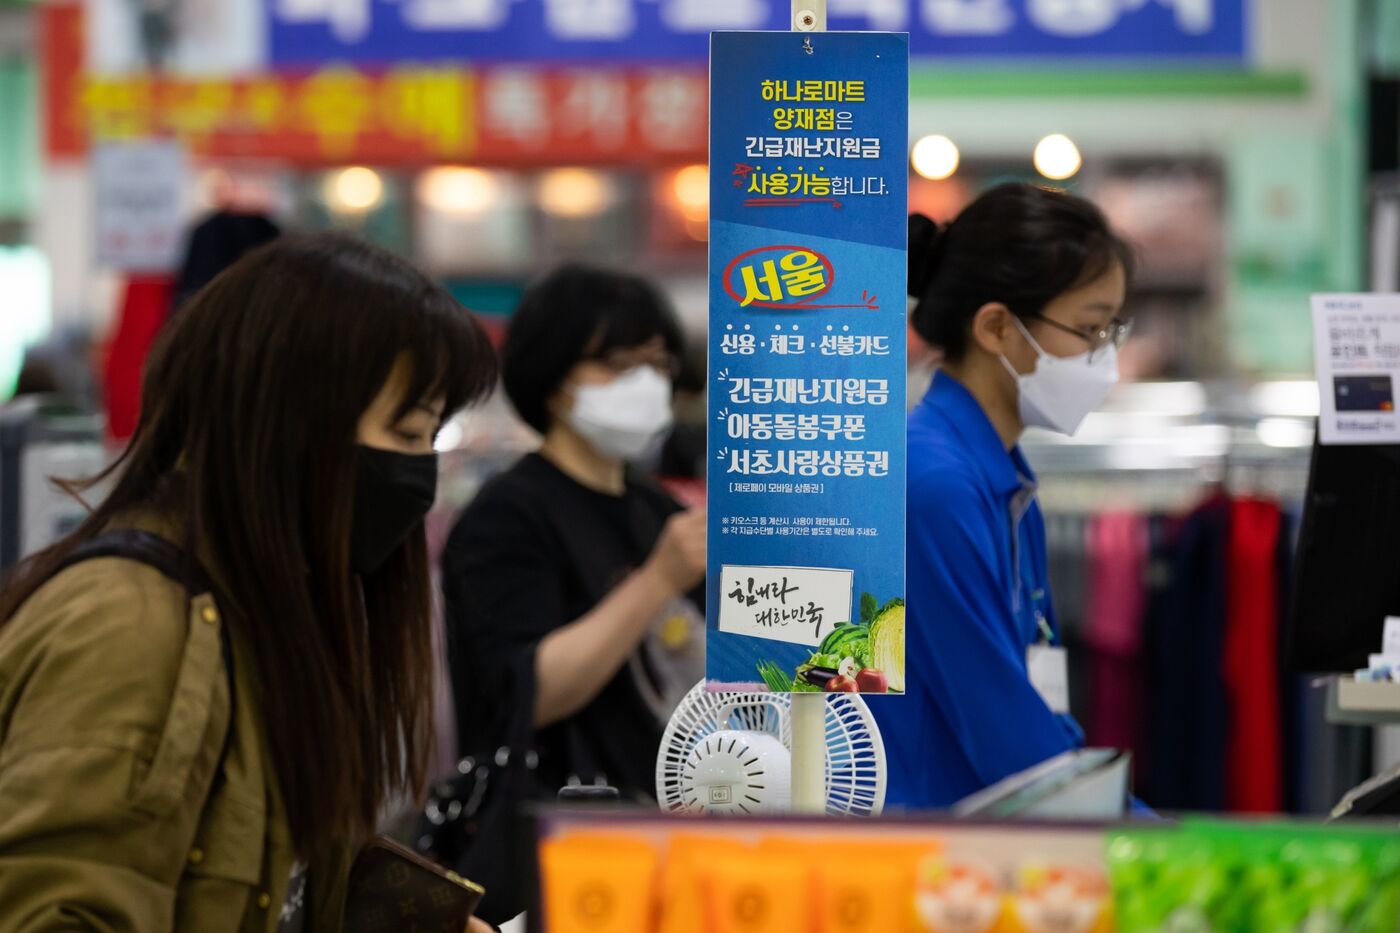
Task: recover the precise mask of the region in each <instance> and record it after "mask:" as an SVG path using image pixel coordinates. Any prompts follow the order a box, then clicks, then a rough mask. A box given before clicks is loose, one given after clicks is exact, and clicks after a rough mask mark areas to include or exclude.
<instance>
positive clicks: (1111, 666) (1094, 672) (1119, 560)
mask: <svg viewBox="0 0 1400 933" xmlns="http://www.w3.org/2000/svg"><path fill="white" fill-rule="evenodd" d="M1086 538H1087V541H1086V546H1087V548H1088V557H1089V559H1088V568H1089V570H1088V581H1087V583H1088V586H1087V589H1088V598H1087V600H1086V608H1085V614H1084V640H1085V642H1086V643H1087V644H1088V646H1089V659H1088V660H1089V703H1090V708H1089V715H1088V716H1086V717H1085V719H1084V726H1085V738H1086V740H1087V741H1088V744H1090V745H1092V746H1098V747H1104V748H1122V749H1129V750H1136V748H1137V747H1138V746H1139V745H1140V744H1142V739H1143V736H1142V727H1141V724H1142V721H1143V720H1142V716H1143V696H1142V684H1143V668H1142V657H1141V653H1142V623H1143V615H1144V613H1145V612H1146V609H1147V561H1148V554H1149V539H1148V525H1147V520H1146V519H1145V518H1143V517H1142V516H1139V515H1132V514H1129V513H1125V512H1109V513H1105V514H1103V515H1100V516H1098V517H1096V518H1094V519H1092V520H1091V521H1090V522H1089V529H1088V533H1087V535H1086ZM1134 761H1135V763H1136V756H1134Z"/></svg>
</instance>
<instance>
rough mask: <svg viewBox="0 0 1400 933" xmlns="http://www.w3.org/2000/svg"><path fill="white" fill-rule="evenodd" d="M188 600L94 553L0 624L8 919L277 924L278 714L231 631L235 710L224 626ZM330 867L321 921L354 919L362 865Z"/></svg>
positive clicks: (6, 927)
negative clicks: (350, 889) (267, 720)
mask: <svg viewBox="0 0 1400 933" xmlns="http://www.w3.org/2000/svg"><path fill="white" fill-rule="evenodd" d="M190 595H191V594H188V593H187V592H186V591H185V589H184V588H183V587H182V586H180V585H179V584H178V583H175V582H174V581H172V580H170V579H168V578H166V577H165V576H163V575H162V574H161V573H160V572H159V571H157V570H155V569H153V568H151V567H148V566H146V565H144V564H139V563H136V562H133V561H129V560H125V559H122V558H114V557H104V558H97V559H93V560H89V561H85V562H83V563H80V564H77V565H75V566H73V567H70V568H69V569H67V570H65V571H63V572H62V573H60V574H58V575H57V576H56V577H54V578H53V579H52V580H50V581H49V582H48V583H46V584H45V585H44V586H43V587H42V588H41V589H39V590H38V591H37V592H36V593H35V594H34V595H33V596H32V597H31V598H30V599H29V600H28V601H27V602H26V603H25V604H24V606H23V607H21V609H20V611H19V612H18V613H17V614H16V615H15V616H14V617H13V618H12V619H11V620H10V621H9V622H8V623H5V624H4V625H3V626H0V930H3V931H6V933H37V931H41V930H42V931H51V930H65V931H67V930H93V931H103V933H127V931H131V933H167V931H181V933H184V931H199V933H275V931H276V930H277V925H278V920H279V915H280V912H281V906H282V904H283V901H284V900H285V899H286V891H287V886H288V882H289V878H290V875H291V871H292V866H293V862H294V861H295V853H294V850H293V846H292V843H291V836H290V832H289V829H288V825H287V816H286V811H285V808H284V806H283V804H282V800H281V795H280V793H279V791H278V785H277V780H276V772H275V769H274V767H273V762H272V760H271V757H270V755H269V751H268V744H267V741H266V734H265V732H266V730H265V725H264V719H263V717H264V714H265V713H271V714H274V715H275V712H276V711H265V710H263V709H262V708H261V705H260V701H259V696H260V689H259V685H258V679H257V675H256V671H255V664H254V660H253V657H252V654H251V651H250V649H249V646H248V645H247V644H246V643H244V642H243V640H242V639H241V638H240V636H239V633H238V627H237V626H234V627H233V629H232V630H231V632H232V635H233V638H232V644H233V656H234V665H233V667H234V672H235V685H234V693H235V704H236V707H237V708H236V709H235V710H234V711H233V715H232V716H230V714H229V705H230V698H229V690H228V682H227V676H226V674H225V671H224V667H223V664H224V662H223V652H222V645H221V636H220V627H221V626H222V625H223V624H224V620H223V618H222V616H221V613H220V611H219V607H217V606H216V605H215V604H214V601H213V599H212V598H211V597H210V596H209V595H208V594H201V595H198V596H196V598H194V599H193V600H191V598H190ZM230 726H231V728H232V729H233V734H232V736H231V737H230V739H229V742H228V747H227V753H226V754H224V744H225V742H224V740H225V731H226V730H227V729H228V728H230ZM220 769H222V772H223V779H222V780H221V781H218V782H216V781H215V774H216V771H218V770H220ZM331 862H332V863H330V864H312V865H311V866H310V869H309V874H308V878H309V885H310V890H309V896H308V904H307V909H308V914H307V924H306V930H307V931H308V933H311V931H317V933H321V931H325V933H332V931H334V933H339V931H340V929H341V923H342V916H341V914H342V911H343V905H344V900H345V883H346V875H347V873H348V860H347V859H345V858H341V857H336V858H335V859H333V860H331Z"/></svg>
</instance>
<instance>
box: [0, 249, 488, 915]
mask: <svg viewBox="0 0 1400 933" xmlns="http://www.w3.org/2000/svg"><path fill="white" fill-rule="evenodd" d="M495 379H496V366H495V357H494V354H493V352H492V350H491V348H490V345H489V343H488V341H487V340H486V338H485V336H484V334H483V332H482V331H481V330H480V328H479V327H478V325H477V324H475V323H474V321H473V320H472V318H471V317H470V315H468V314H467V313H466V312H465V311H464V310H463V309H462V308H461V306H459V305H458V304H457V303H456V302H454V301H453V300H452V298H451V297H450V296H449V295H448V294H447V293H446V292H445V291H443V290H442V289H441V288H439V287H438V286H436V285H435V284H433V283H432V282H430V281H429V280H428V279H427V278H425V277H424V276H423V275H422V274H421V273H419V272H418V271H416V270H415V269H414V268H413V267H411V266H410V265H408V264H407V263H405V262H403V261H402V260H399V259H397V258H395V257H393V256H392V255H390V254H388V253H386V252H384V251H382V250H379V249H377V248H374V247H371V246H368V245H365V244H362V243H359V242H357V241H354V240H350V239H346V238H341V237H336V236H317V237H307V238H295V237H294V238H285V239H282V240H279V241H277V242H274V243H272V244H270V245H269V246H266V247H263V248H262V249H260V250H259V251H257V252H256V253H253V254H251V255H249V256H248V257H245V258H244V259H243V260H242V261H240V262H239V263H238V264H237V265H235V266H234V267H233V268H231V269H230V270H228V271H227V272H226V273H224V274H223V275H222V276H220V277H219V278H218V279H217V280H215V281H214V282H213V283H212V284H210V285H209V286H208V287H207V288H206V289H205V290H204V291H202V292H201V293H200V294H199V295H197V296H196V297H195V298H194V299H193V300H192V301H191V302H190V303H189V304H188V305H187V306H186V308H185V309H184V311H183V313H182V314H180V315H179V316H178V317H177V318H175V320H174V321H173V322H172V324H171V325H170V328H169V330H168V332H167V333H166V334H165V335H164V336H163V338H162V340H161V341H160V343H159V345H158V347H157V349H156V351H155V353H154V354H153V356H152V358H151V362H150V364H149V368H148V371H147V375H146V378H145V383H144V404H143V408H142V412H141V418H140V421H139V424H138V427H137V429H136V433H135V435H134V437H133V438H132V440H131V443H130V445H129V446H128V448H127V449H126V451H125V453H124V454H123V455H122V457H121V459H120V460H119V461H118V463H117V464H116V465H115V466H114V467H113V468H112V470H111V471H109V475H108V477H107V479H108V480H109V481H110V482H111V483H112V486H111V491H110V493H109V494H108V495H107V496H106V498H105V499H104V500H103V501H102V503H101V505H100V506H98V507H97V508H96V509H95V510H94V511H93V512H92V514H91V517H89V518H88V519H87V521H86V522H84V523H83V524H82V526H81V527H79V528H78V529H76V530H75V531H74V532H73V533H72V534H70V535H69V536H68V537H66V538H65V539H63V540H62V541H61V542H59V543H58V544H57V545H55V546H54V547H52V548H50V549H48V550H46V551H43V552H41V553H39V554H37V555H35V556H33V557H32V558H30V559H29V560H28V561H27V562H25V563H23V564H22V565H20V566H19V567H18V568H17V569H16V570H15V571H14V572H13V573H12V574H11V575H10V576H9V577H8V579H7V581H6V585H5V587H4V589H3V591H0V928H3V929H5V930H11V931H14V930H19V931H31V930H48V929H55V928H59V927H62V928H63V929H86V930H101V931H128V930H131V931H137V930H139V931H141V933H159V931H186V930H199V931H201V933H203V931H239V933H251V931H260V933H263V931H265V933H275V931H288V930H305V931H310V930H326V931H332V930H334V931H337V933H338V931H340V930H341V929H342V924H343V919H344V918H343V912H344V902H345V896H346V890H347V884H348V881H347V879H348V871H349V865H350V863H351V860H352V859H353V857H354V855H355V852H356V851H357V849H358V848H359V847H360V846H361V845H363V844H364V843H365V842H366V841H367V840H368V839H370V838H371V837H372V836H373V834H374V831H375V827H376V822H377V820H378V818H379V817H380V815H381V812H382V811H383V809H384V807H385V806H386V804H387V803H388V802H390V801H392V800H393V799H395V798H396V797H397V796H398V795H399V794H401V793H404V792H409V793H411V792H414V791H416V790H417V789H418V788H419V787H420V786H421V785H422V783H423V781H424V778H425V777H426V776H427V775H426V774H425V771H426V769H427V767H428V756H429V752H430V745H431V737H432V724H431V711H432V683H431V681H432V671H433V669H434V668H433V659H432V654H431V652H432V647H431V645H432V638H431V628H430V626H431V610H430V606H431V596H430V588H429V587H430V584H429V573H428V558H427V550H426V544H425V540H424V535H423V525H422V519H423V516H424V514H425V513H426V512H427V510H428V508H429V507H430V506H431V504H432V501H433V497H434V493H435V488H436V486H435V484H436V477H437V464H436V457H435V456H434V454H433V440H434V436H435V434H436V432H437V430H438V428H439V427H440V426H441V424H442V423H443V421H444V419H446V418H447V417H448V416H449V415H450V414H451V413H452V412H454V411H456V410H457V409H459V408H461V407H463V406H464V405H466V404H468V403H470V402H472V401H475V400H477V399H479V398H481V397H482V396H483V395H485V394H486V393H487V392H489V391H490V390H491V388H492V387H493V386H494V384H495ZM114 536H115V540H116V541H117V542H118V545H120V544H122V542H126V543H127V544H128V545H130V546H131V547H132V548H136V547H137V546H139V547H144V548H148V549H149V548H152V547H153V548H154V549H155V550H157V551H159V550H161V549H162V548H165V551H166V553H167V556H169V554H172V553H173V554H174V555H176V559H175V560H174V563H176V564H178V566H177V567H176V568H174V569H171V568H170V567H168V566H166V567H164V568H162V567H161V562H160V561H159V560H156V559H148V560H141V559H135V558H133V556H132V554H129V553H128V552H127V551H126V550H124V549H123V547H119V546H113V545H111V542H112V541H113V540H114ZM122 536H125V537H122ZM172 545H173V547H171V546H172ZM166 563H167V564H169V563H171V561H166Z"/></svg>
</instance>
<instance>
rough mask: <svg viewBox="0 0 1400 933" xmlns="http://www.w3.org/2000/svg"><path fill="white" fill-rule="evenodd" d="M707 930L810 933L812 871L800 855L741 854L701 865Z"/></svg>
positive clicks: (720, 931) (780, 853)
mask: <svg viewBox="0 0 1400 933" xmlns="http://www.w3.org/2000/svg"><path fill="white" fill-rule="evenodd" d="M700 882H701V884H700V891H701V897H702V899H703V902H704V916H705V918H706V923H705V927H704V929H705V930H706V931H707V933H806V931H809V930H811V929H812V917H813V911H812V894H813V887H812V870H811V868H810V862H809V861H808V859H807V858H805V857H804V856H803V855H802V854H800V853H791V852H781V851H773V850H771V849H769V850H765V851H749V852H738V853H734V854H731V855H729V856H728V857H726V858H724V859H721V860H715V861H711V862H709V863H707V864H705V865H703V866H702V867H701V869H700Z"/></svg>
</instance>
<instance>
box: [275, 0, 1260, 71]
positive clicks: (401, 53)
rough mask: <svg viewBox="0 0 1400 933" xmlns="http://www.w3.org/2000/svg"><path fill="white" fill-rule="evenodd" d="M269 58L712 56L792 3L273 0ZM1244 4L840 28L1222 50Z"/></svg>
mask: <svg viewBox="0 0 1400 933" xmlns="http://www.w3.org/2000/svg"><path fill="white" fill-rule="evenodd" d="M262 2H263V3H264V4H266V10H267V20H268V30H267V35H268V43H269V53H270V57H271V63H272V64H273V65H274V66H277V67H300V66H314V65H320V64H324V63H326V62H333V61H343V62H348V63H351V64H356V65H376V64H381V65H382V64H388V63H391V62H397V61H404V60H443V59H451V60H468V61H480V62H491V63H499V62H533V63H537V64H568V63H575V64H578V63H632V64H637V63H655V64H674V63H677V62H683V61H692V62H695V63H696V64H699V63H700V62H703V61H704V59H705V55H706V53H707V51H708V43H709V35H710V32H711V31H712V30H746V29H774V30H785V29H787V28H788V27H789V23H788V16H789V3H788V2H787V0H262ZM1246 5H1247V0H831V3H830V4H829V15H830V28H831V29H834V30H837V29H850V30H881V31H891V32H908V33H910V51H911V52H912V54H913V55H915V56H916V57H918V56H922V57H929V58H936V59H948V58H957V59H967V58H989V59H1012V60H1025V59H1038V58H1049V59H1065V58H1069V59H1086V60H1105V59H1109V60H1146V61H1150V62H1170V61H1173V60H1183V59H1188V60H1201V59H1205V60H1213V61H1217V62H1231V61H1234V62H1239V61H1241V60H1243V59H1244V57H1245V55H1246V53H1247V24H1246V13H1245V8H1246Z"/></svg>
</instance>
